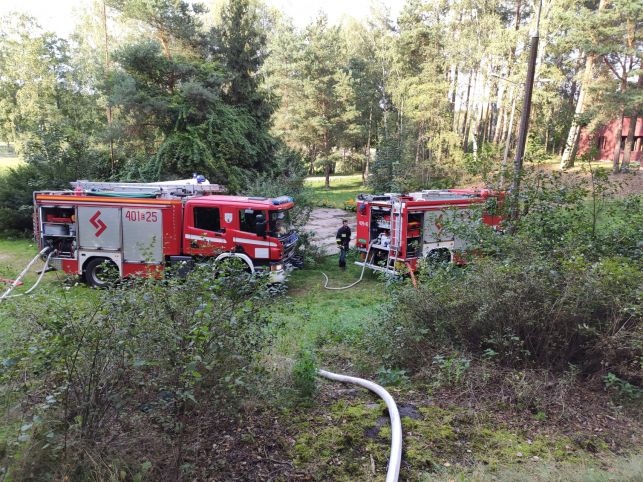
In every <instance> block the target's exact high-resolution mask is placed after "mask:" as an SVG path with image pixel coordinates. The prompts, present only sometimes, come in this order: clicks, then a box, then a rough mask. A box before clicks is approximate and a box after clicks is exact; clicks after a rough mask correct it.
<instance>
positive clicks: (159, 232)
mask: <svg viewBox="0 0 643 482" xmlns="http://www.w3.org/2000/svg"><path fill="white" fill-rule="evenodd" d="M122 219H123V258H124V261H125V262H127V263H160V262H162V261H163V213H162V211H161V210H160V209H150V208H127V207H124V208H123V211H122Z"/></svg>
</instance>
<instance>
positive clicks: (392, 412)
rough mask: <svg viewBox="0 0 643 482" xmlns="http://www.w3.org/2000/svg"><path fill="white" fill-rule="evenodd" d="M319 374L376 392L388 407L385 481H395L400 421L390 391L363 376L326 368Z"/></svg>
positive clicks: (399, 444) (396, 476) (400, 448)
mask: <svg viewBox="0 0 643 482" xmlns="http://www.w3.org/2000/svg"><path fill="white" fill-rule="evenodd" d="M318 373H319V375H320V376H322V377H324V378H328V379H329V380H333V381H336V382H342V383H353V384H355V385H359V386H361V387H364V388H367V389H368V390H370V391H372V392H374V393H375V394H377V395H378V396H379V397H380V398H381V399H382V400H384V402H386V407H387V408H388V413H389V417H390V418H391V456H390V458H389V462H388V470H387V472H386V482H397V480H398V478H399V476H400V464H401V462H402V422H401V420H400V412H399V411H398V409H397V405H395V400H393V397H392V396H391V394H390V393H388V392H387V391H386V390H385V389H384V388H383V387H381V386H380V385H378V384H376V383H373V382H371V381H369V380H365V379H363V378H357V377H350V376H347V375H339V374H337V373H332V372H328V371H326V370H319V372H318Z"/></svg>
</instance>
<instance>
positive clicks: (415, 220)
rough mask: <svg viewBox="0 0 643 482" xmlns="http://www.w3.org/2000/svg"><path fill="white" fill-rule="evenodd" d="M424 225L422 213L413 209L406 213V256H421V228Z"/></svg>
mask: <svg viewBox="0 0 643 482" xmlns="http://www.w3.org/2000/svg"><path fill="white" fill-rule="evenodd" d="M423 226H424V213H423V212H421V211H414V212H409V213H408V221H407V223H406V257H407V258H420V257H421V256H422V245H423V240H422V228H423Z"/></svg>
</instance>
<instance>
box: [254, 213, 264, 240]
mask: <svg viewBox="0 0 643 482" xmlns="http://www.w3.org/2000/svg"><path fill="white" fill-rule="evenodd" d="M255 229H256V232H257V236H260V237H262V238H265V237H266V218H264V216H263V214H257V218H256V224H255Z"/></svg>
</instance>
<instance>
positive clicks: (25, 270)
mask: <svg viewBox="0 0 643 482" xmlns="http://www.w3.org/2000/svg"><path fill="white" fill-rule="evenodd" d="M47 251H49V255H47V259H46V260H45V265H44V266H43V268H42V271H41V272H40V276H38V279H37V280H36V283H35V284H34V285H33V286H32V287H31V288H29V289H28V290H27V291H25V292H24V293H20V294H17V295H10V293H11V292H12V291H13V289H14V288H15V287H16V286H18V285H19V284H20V281H21V280H22V278H23V277H24V276H25V275H26V274H27V271H29V269H30V268H31V267H32V266H33V264H34V263H35V262H36V261H38V258H40V257H42V256H44V255H45V253H47ZM53 254H54V251H53V250H51V248H49V247H46V248H44V249H43V250H42V251H40V253H38V254H37V255H36V256H35V257H34V258H33V259H32V260H31V261H29V263H28V264H27V266H25V269H23V270H22V272H21V273H20V274H19V275H18V277H17V278H16V279H15V280H13V283H11V286H9V288H7V289H6V291H5V292H4V293H2V296H0V303H2V301H4V300H5V299H8V298H17V297H18V296H24V295H28V294H29V293H31V292H32V291H33V290H35V289H36V288H37V287H38V285H39V284H40V281H41V280H42V278H43V276H44V275H45V273H46V271H47V267H48V266H49V259H50V258H51V256H52V255H53Z"/></svg>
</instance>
